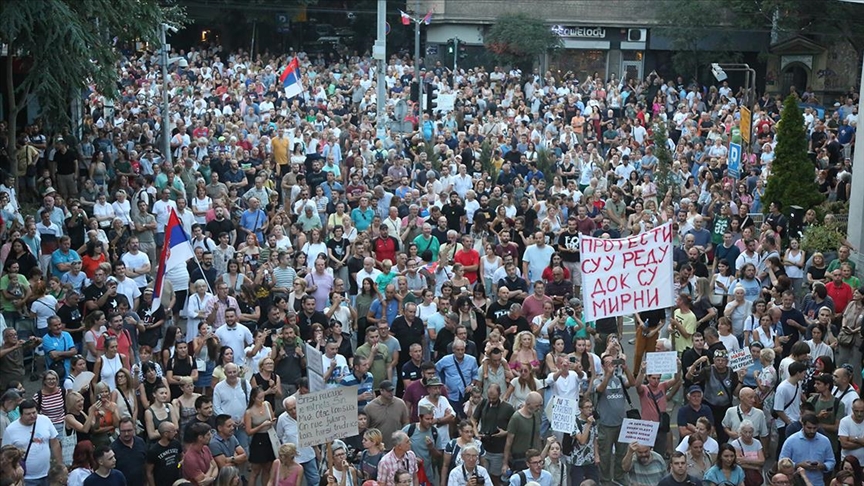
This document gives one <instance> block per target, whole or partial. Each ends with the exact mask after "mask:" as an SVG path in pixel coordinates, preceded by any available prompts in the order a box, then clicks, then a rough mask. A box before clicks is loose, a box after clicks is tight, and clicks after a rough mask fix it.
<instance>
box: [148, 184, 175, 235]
mask: <svg viewBox="0 0 864 486" xmlns="http://www.w3.org/2000/svg"><path fill="white" fill-rule="evenodd" d="M160 195H161V196H162V199H159V200H158V201H156V202H155V203H153V216H154V217H155V218H156V235H155V238H156V246H158V247H159V248H162V245H163V244H164V243H165V226H167V225H168V215H170V214H171V211H170V210H171V209H173V210H175V211H176V210H177V203H175V202H174V201H172V200H171V191H170V190H169V189H163V190H162V192H161V194H160Z"/></svg>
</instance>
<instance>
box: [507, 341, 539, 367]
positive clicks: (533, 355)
mask: <svg viewBox="0 0 864 486" xmlns="http://www.w3.org/2000/svg"><path fill="white" fill-rule="evenodd" d="M536 341H537V340H536V338H535V337H534V334H532V333H531V331H522V332H520V333H519V334H517V335H516V338H515V339H514V340H513V354H511V355H510V360H509V363H510V367H511V368H513V369H514V370H516V369H519V366H520V365H528V366H530V367H531V369H532V373H534V374H535V375H536V374H537V373H538V372H539V370H540V361H539V360H537V351H536V350H535V344H536Z"/></svg>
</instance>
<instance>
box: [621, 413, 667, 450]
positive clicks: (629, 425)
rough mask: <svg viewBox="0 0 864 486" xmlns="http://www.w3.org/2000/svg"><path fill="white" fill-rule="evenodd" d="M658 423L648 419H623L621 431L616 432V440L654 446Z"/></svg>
mask: <svg viewBox="0 0 864 486" xmlns="http://www.w3.org/2000/svg"><path fill="white" fill-rule="evenodd" d="M658 428H660V424H659V423H657V422H651V421H650V420H633V419H629V418H625V419H624V423H622V424H621V433H620V434H618V442H623V443H625V444H632V443H633V442H636V443H638V444H639V445H643V446H650V447H654V441H655V440H656V439H657V429H658Z"/></svg>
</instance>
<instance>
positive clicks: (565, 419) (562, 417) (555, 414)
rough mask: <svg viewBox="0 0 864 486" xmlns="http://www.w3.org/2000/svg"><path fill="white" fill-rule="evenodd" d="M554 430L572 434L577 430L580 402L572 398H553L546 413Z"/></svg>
mask: <svg viewBox="0 0 864 486" xmlns="http://www.w3.org/2000/svg"><path fill="white" fill-rule="evenodd" d="M546 413H547V414H548V416H549V422H550V423H551V425H552V430H554V431H555V432H561V433H564V434H570V433H572V432H573V431H574V430H575V429H576V416H577V415H579V402H578V400H574V399H572V398H564V397H558V396H553V397H552V399H551V400H549V406H548V409H547V411H546Z"/></svg>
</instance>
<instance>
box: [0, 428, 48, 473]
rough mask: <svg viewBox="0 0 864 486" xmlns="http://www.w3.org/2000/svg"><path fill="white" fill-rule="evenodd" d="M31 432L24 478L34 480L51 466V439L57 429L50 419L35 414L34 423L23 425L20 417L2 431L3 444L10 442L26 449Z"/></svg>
mask: <svg viewBox="0 0 864 486" xmlns="http://www.w3.org/2000/svg"><path fill="white" fill-rule="evenodd" d="M34 427H35V432H34ZM31 434H32V435H33V445H32V446H31V447H30V453H29V455H28V456H27V472H26V473H25V474H24V479H32V480H36V479H41V478H44V477H46V476H48V468H49V467H50V466H51V441H52V440H56V439H57V429H56V428H55V427H54V424H52V423H51V419H49V418H48V417H46V416H44V415H37V416H36V423H35V424H34V425H24V424H22V423H21V421H20V419H19V420H16V421H14V422H12V423H11V424H9V426H8V427H6V432H4V433H3V445H7V444H12V445H14V446H16V447H18V448H19V449H21V450H22V451H26V450H27V446H28V445H29V444H30V435H31Z"/></svg>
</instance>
